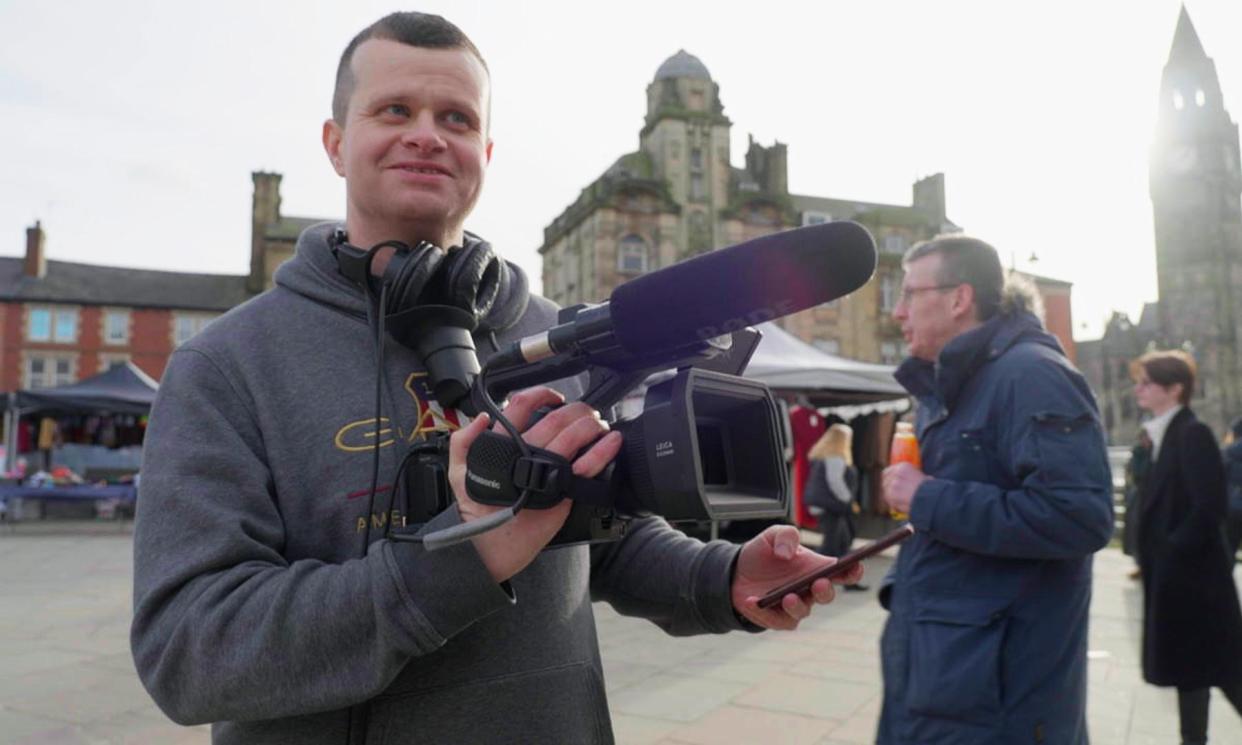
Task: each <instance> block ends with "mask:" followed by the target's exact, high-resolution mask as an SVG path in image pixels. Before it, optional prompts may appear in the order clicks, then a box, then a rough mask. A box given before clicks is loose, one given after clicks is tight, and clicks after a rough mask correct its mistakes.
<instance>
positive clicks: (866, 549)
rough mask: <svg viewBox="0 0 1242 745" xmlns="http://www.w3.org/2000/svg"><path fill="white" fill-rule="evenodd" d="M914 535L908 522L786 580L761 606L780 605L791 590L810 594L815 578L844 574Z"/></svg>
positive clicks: (763, 600) (762, 600) (761, 601)
mask: <svg viewBox="0 0 1242 745" xmlns="http://www.w3.org/2000/svg"><path fill="white" fill-rule="evenodd" d="M912 535H914V526H912V525H910V523H906V524H905V525H902V526H901V527H900V528H897V529H896V530H894V531H893V532H891V533H888V534H887V535H885V536H883V537H882V538H880V539H878V540H875V541H872V542H871V543H868V544H867V545H865V546H861V547H859V548H857V549H855V550H853V551H851V552H849V553H848V554H846V555H845V556H842V557H841V558H840V559H837V563H835V564H830V565H828V566H826V567H823V568H822V569H816V570H815V571H813V572H811V573H810V574H805V575H803V576H801V577H799V578H797V579H795V580H793V581H791V582H786V583H785V584H783V585H781V586H780V587H777V588H776V589H774V590H772V591H771V592H769V593H768V594H766V595H764V596H763V597H761V598H759V607H760V608H765V609H766V608H771V607H773V606H777V605H780V602H781V599H782V598H784V597H785V596H786V595H788V594H789V593H791V592H792V593H796V594H798V595H806V594H809V593H810V591H811V585H812V584H814V582H815V580H817V579H820V578H826V579H831V578H833V577H836V576H839V575H841V574H844V573H846V572H848V571H849V570H850V569H852V568H853V567H854V565H855V564H857V563H858V562H860V561H862V560H863V559H865V558H867V557H868V556H872V555H873V554H878V553H879V552H881V551H883V550H884V549H886V548H888V547H889V546H892V545H894V544H896V543H898V542H900V541H904V540H905V539H907V538H909V537H910V536H912Z"/></svg>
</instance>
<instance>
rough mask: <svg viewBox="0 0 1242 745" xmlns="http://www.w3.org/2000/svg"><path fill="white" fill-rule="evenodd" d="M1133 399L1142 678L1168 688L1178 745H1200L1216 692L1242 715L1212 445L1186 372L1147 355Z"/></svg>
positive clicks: (1240, 614) (1172, 361)
mask: <svg viewBox="0 0 1242 745" xmlns="http://www.w3.org/2000/svg"><path fill="white" fill-rule="evenodd" d="M1130 373H1131V375H1132V376H1133V378H1134V397H1135V399H1136V400H1137V401H1138V405H1139V406H1140V407H1141V408H1143V409H1146V410H1147V411H1149V412H1151V414H1152V418H1151V419H1150V420H1149V421H1147V422H1144V423H1143V428H1144V429H1146V430H1147V434H1148V435H1149V436H1150V437H1151V444H1152V453H1151V457H1152V465H1151V470H1150V471H1149V472H1148V474H1147V477H1146V478H1144V479H1143V485H1142V493H1141V494H1140V495H1139V522H1138V528H1139V540H1138V558H1139V566H1140V569H1141V571H1142V579H1143V678H1144V679H1145V680H1146V681H1147V682H1148V683H1151V684H1153V685H1157V686H1176V687H1177V708H1178V714H1179V715H1180V718H1181V730H1182V733H1181V734H1182V743H1183V745H1203V744H1204V743H1206V742H1207V725H1208V702H1209V695H1210V692H1211V688H1212V687H1217V688H1220V689H1221V690H1222V691H1223V692H1224V693H1225V696H1226V697H1227V698H1228V699H1229V702H1230V703H1231V704H1233V707H1234V709H1236V710H1238V712H1239V713H1242V609H1239V607H1238V594H1237V588H1235V587H1234V584H1233V561H1232V560H1231V559H1230V557H1229V555H1228V549H1227V548H1226V546H1225V536H1224V531H1223V530H1222V528H1223V527H1224V523H1225V510H1226V507H1225V469H1224V465H1223V463H1222V462H1221V455H1220V449H1219V447H1218V446H1217V444H1216V437H1215V436H1214V435H1213V434H1212V431H1211V430H1210V429H1208V427H1207V425H1205V424H1203V423H1202V422H1200V421H1199V420H1198V419H1197V418H1195V415H1194V412H1192V411H1191V410H1190V408H1189V403H1190V398H1191V396H1192V395H1193V394H1194V390H1195V363H1194V360H1193V359H1191V357H1190V355H1188V354H1186V353H1185V352H1179V351H1169V352H1148V353H1147V354H1145V355H1143V356H1142V357H1139V358H1138V359H1137V360H1135V361H1134V363H1133V365H1131V368H1130Z"/></svg>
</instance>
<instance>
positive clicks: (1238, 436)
mask: <svg viewBox="0 0 1242 745" xmlns="http://www.w3.org/2000/svg"><path fill="white" fill-rule="evenodd" d="M1221 455H1222V456H1223V457H1224V459H1225V485H1226V488H1227V489H1228V493H1229V518H1228V520H1226V522H1225V536H1226V538H1227V539H1228V541H1229V555H1230V556H1233V557H1235V559H1236V558H1237V555H1238V548H1239V547H1240V546H1242V417H1239V418H1237V419H1234V420H1233V424H1231V425H1230V426H1229V433H1228V434H1226V435H1225V449H1224V452H1223V453H1221Z"/></svg>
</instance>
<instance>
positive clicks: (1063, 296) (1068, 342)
mask: <svg viewBox="0 0 1242 745" xmlns="http://www.w3.org/2000/svg"><path fill="white" fill-rule="evenodd" d="M1039 289H1040V295H1042V296H1043V298H1044V326H1046V327H1047V329H1048V331H1049V332H1051V333H1052V335H1053V336H1055V337H1057V340H1058V341H1060V342H1061V346H1062V347H1064V348H1065V355H1066V356H1067V357H1069V360H1070V362H1073V363H1075V364H1077V361H1078V352H1077V350H1076V349H1075V348H1074V318H1073V315H1072V313H1071V312H1070V291H1069V288H1055V289H1051V288H1048V287H1041V288H1039Z"/></svg>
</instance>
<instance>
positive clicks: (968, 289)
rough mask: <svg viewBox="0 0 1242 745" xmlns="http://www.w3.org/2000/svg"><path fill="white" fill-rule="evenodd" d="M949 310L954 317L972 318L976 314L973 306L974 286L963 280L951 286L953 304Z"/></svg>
mask: <svg viewBox="0 0 1242 745" xmlns="http://www.w3.org/2000/svg"><path fill="white" fill-rule="evenodd" d="M950 312H951V313H952V315H953V318H954V319H962V318H969V319H971V320H974V318H975V317H976V316H977V315H978V313H976V308H975V288H974V287H972V286H970V285H968V284H966V283H965V282H963V283H962V284H960V285H958V286H957V287H954V288H953V305H952V306H951V308H950Z"/></svg>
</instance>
